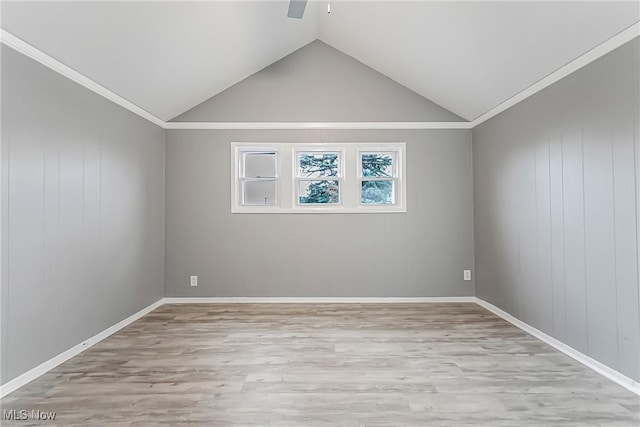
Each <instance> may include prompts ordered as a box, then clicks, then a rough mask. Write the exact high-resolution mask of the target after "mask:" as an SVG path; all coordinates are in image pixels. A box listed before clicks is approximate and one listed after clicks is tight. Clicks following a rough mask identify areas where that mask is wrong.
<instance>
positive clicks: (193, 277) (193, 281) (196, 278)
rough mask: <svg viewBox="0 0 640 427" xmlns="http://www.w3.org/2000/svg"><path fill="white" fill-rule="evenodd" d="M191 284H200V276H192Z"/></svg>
mask: <svg viewBox="0 0 640 427" xmlns="http://www.w3.org/2000/svg"><path fill="white" fill-rule="evenodd" d="M191 286H198V276H191Z"/></svg>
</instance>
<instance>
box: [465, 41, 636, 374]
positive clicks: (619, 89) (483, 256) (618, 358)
mask: <svg viewBox="0 0 640 427" xmlns="http://www.w3.org/2000/svg"><path fill="white" fill-rule="evenodd" d="M639 48H640V46H639V42H638V40H637V39H636V40H634V41H632V42H630V43H628V44H626V45H624V46H622V47H620V48H619V49H617V50H615V51H613V52H611V53H609V54H608V55H606V56H604V57H603V58H601V59H599V60H597V61H595V62H594V63H592V64H590V65H588V66H587V67H585V68H583V69H581V70H579V71H577V72H576V73H574V74H571V75H570V76H568V77H566V78H564V79H563V80H561V81H559V82H558V83H556V84H554V85H552V86H550V87H549V88H547V89H545V90H543V91H542V92H539V93H538V94H536V95H534V96H533V97H531V98H529V99H527V100H525V101H524V102H522V103H520V104H518V105H516V106H514V107H513V108H511V109H509V110H507V111H505V112H504V113H502V114H500V115H498V116H496V117H495V118H493V119H491V120H489V121H488V122H486V123H484V124H482V125H480V126H479V127H477V128H475V129H474V130H473V156H474V218H475V263H476V264H475V268H476V291H477V296H478V297H480V298H482V299H484V300H487V301H489V302H491V303H492V304H495V305H496V306H498V307H500V308H501V309H503V310H505V311H507V312H509V313H510V314H512V315H513V316H515V317H517V318H519V319H521V320H523V321H524V322H526V323H528V324H530V325H531V326H534V327H535V328H538V329H540V330H541V331H543V332H545V333H547V334H549V335H551V336H553V337H555V338H557V339H558V340H560V341H562V342H564V343H566V344H568V345H570V346H572V347H574V348H576V349H577V350H579V351H581V352H583V353H585V354H587V355H589V356H591V357H592V358H594V359H596V360H598V361H600V362H602V363H604V364H606V365H608V366H610V367H612V368H614V369H616V370H618V371H620V372H622V373H623V374H625V375H627V376H629V377H630V378H632V379H634V380H636V381H638V380H639V379H640V372H639V370H640V364H639V363H638V361H639V360H640V319H639V315H640V310H639V290H638V227H639V226H638V222H637V221H638V212H639V211H638V204H637V203H638V188H639V184H638V174H639V171H638V167H639V166H638V165H639V162H638V159H640V156H639V154H638V146H639V143H638V135H639V134H640V131H639V128H638V117H639V116H640V114H639V109H638V98H639V90H638V75H639V74H638V69H639V67H638V51H639Z"/></svg>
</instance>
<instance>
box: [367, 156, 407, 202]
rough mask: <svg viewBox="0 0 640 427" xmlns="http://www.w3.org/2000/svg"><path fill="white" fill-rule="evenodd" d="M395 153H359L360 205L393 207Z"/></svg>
mask: <svg viewBox="0 0 640 427" xmlns="http://www.w3.org/2000/svg"><path fill="white" fill-rule="evenodd" d="M396 157H397V156H396V152H395V151H378V152H366V151H365V152H360V153H359V166H360V168H359V177H360V203H362V204H364V205H395V204H396V197H395V189H396V187H397V169H398V168H397V167H396Z"/></svg>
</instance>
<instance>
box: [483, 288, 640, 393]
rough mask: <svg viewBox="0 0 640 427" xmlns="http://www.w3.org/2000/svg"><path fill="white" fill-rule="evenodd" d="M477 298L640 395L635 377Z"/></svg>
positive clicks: (490, 309) (504, 317) (565, 352)
mask: <svg viewBox="0 0 640 427" xmlns="http://www.w3.org/2000/svg"><path fill="white" fill-rule="evenodd" d="M475 300H476V303H477V304H478V305H480V306H482V307H484V308H486V309H487V310H489V311H490V312H492V313H493V314H495V315H497V316H498V317H501V318H503V319H504V320H506V321H507V322H509V323H511V324H513V325H514V326H517V327H518V328H520V329H522V330H523V331H525V332H527V333H528V334H531V335H533V336H534V337H536V338H538V339H539V340H540V341H543V342H545V343H546V344H549V345H550V346H551V347H553V348H555V349H556V350H558V351H561V352H562V353H564V354H566V355H567V356H569V357H571V358H572V359H575V360H577V361H578V362H580V363H582V364H583V365H585V366H586V367H588V368H591V369H592V370H594V371H596V372H597V373H599V374H600V375H602V376H604V377H606V378H608V379H610V380H611V381H613V382H615V383H616V384H619V385H621V386H622V387H624V388H626V389H627V390H629V391H632V392H633V393H635V394H637V395H640V383H638V382H637V381H634V380H633V379H631V378H629V377H627V376H626V375H624V374H621V373H620V372H618V371H616V370H615V369H612V368H610V367H608V366H607V365H605V364H603V363H600V362H598V361H597V360H595V359H592V358H591V357H589V356H587V355H586V354H584V353H581V352H579V351H578V350H576V349H575V348H573V347H570V346H568V345H567V344H565V343H563V342H561V341H558V340H557V339H555V338H553V337H552V336H550V335H547V334H545V333H544V332H542V331H540V330H538V329H536V328H534V327H533V326H530V325H528V324H526V323H524V322H523V321H522V320H519V319H516V318H515V317H513V316H512V315H510V314H509V313H507V312H506V311H503V310H501V309H499V308H498V307H496V306H495V305H493V304H491V303H488V302H486V301H484V300H481V299H480V298H475Z"/></svg>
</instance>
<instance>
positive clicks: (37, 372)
mask: <svg viewBox="0 0 640 427" xmlns="http://www.w3.org/2000/svg"><path fill="white" fill-rule="evenodd" d="M162 304H164V302H163V300H162V299H160V300H158V301H156V302H154V303H153V304H151V305H149V306H147V307H145V308H143V309H142V310H140V311H138V312H137V313H134V314H132V315H131V316H129V317H127V318H126V319H124V320H122V321H120V322H118V323H116V324H115V325H113V326H111V327H109V328H107V329H105V330H104V331H102V332H100V333H98V334H96V335H94V336H92V337H91V338H89V339H87V340H85V341H83V342H81V343H80V344H77V345H75V346H73V347H71V348H70V349H69V350H67V351H65V352H63V353H60V354H59V355H57V356H55V357H53V358H51V359H49V360H47V361H46V362H44V363H41V364H40V365H38V366H36V367H35V368H33V369H31V370H29V371H27V372H25V373H24V374H22V375H19V376H17V377H16V378H14V379H12V380H11V381H9V382H7V383H6V384H3V385H2V386H0V398H1V397H4V396H6V395H8V394H9V393H13V392H14V391H16V390H17V389H19V388H20V387H22V386H23V385H25V384H27V383H30V382H31V381H33V380H35V379H36V378H38V377H39V376H41V375H43V374H46V373H47V372H49V371H50V370H52V369H53V368H55V367H56V366H58V365H60V364H62V363H64V362H66V361H67V360H69V359H71V358H72V357H74V356H77V355H78V354H80V353H82V352H83V351H85V350H86V349H88V348H90V347H92V346H94V345H95V344H97V343H99V342H100V341H102V340H103V339H105V338H107V337H108V336H110V335H113V334H115V333H116V332H118V331H119V330H120V329H122V328H124V327H125V326H127V325H129V324H131V323H133V322H135V321H136V320H138V319H140V318H141V317H142V316H144V315H146V314H148V313H150V312H152V311H153V310H155V309H156V308H158V307H160V306H161V305H162Z"/></svg>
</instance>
